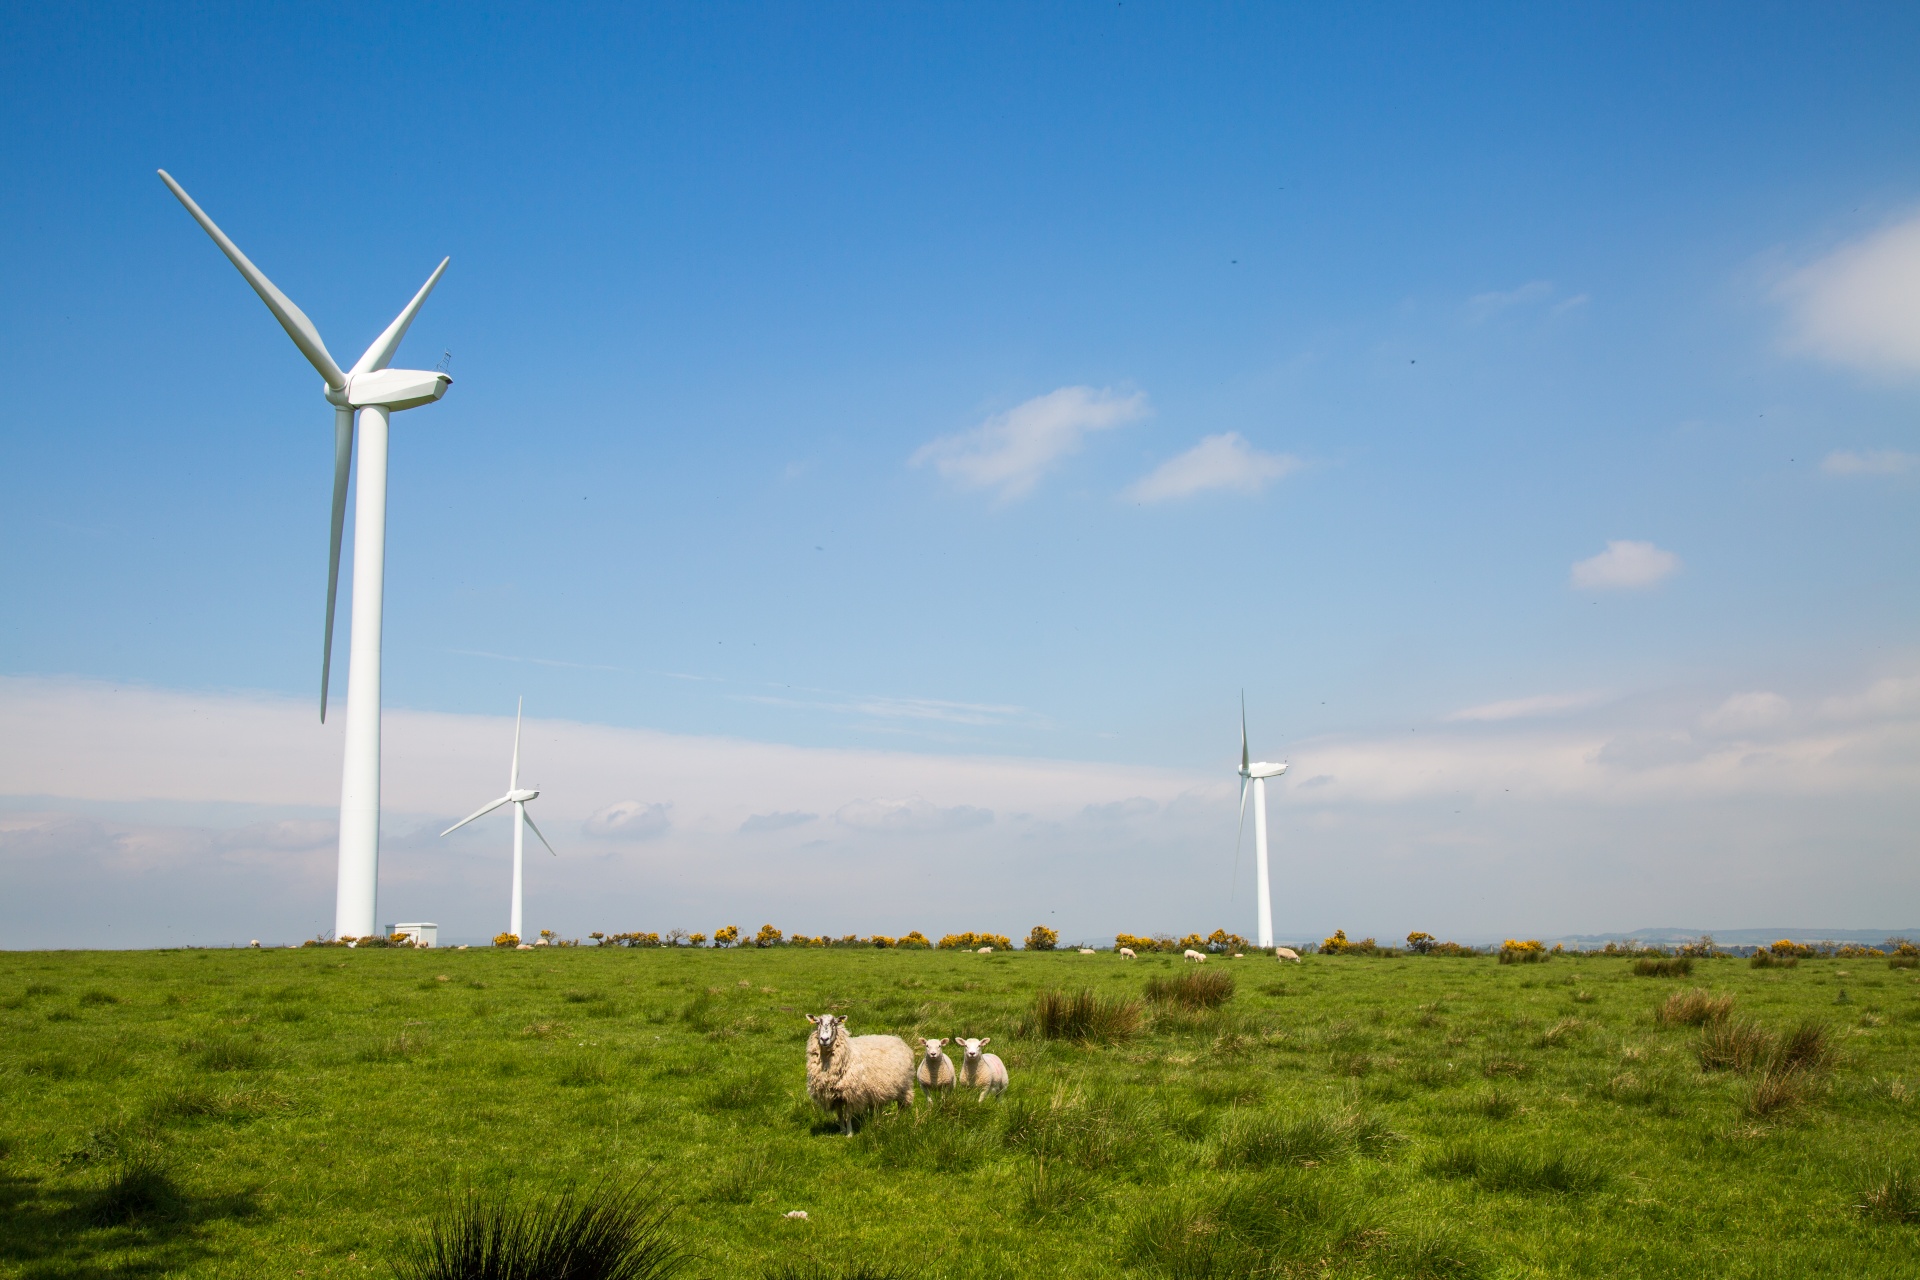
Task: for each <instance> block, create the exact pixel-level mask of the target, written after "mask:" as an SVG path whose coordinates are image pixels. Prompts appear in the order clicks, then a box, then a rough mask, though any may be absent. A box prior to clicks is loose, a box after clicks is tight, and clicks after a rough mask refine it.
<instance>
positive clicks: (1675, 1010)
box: [1653, 987, 1733, 1027]
mask: <svg viewBox="0 0 1920 1280" xmlns="http://www.w3.org/2000/svg"><path fill="white" fill-rule="evenodd" d="M1732 1012H1733V997H1732V996H1731V995H1723V996H1715V995H1710V994H1708V992H1707V991H1706V989H1705V988H1703V987H1695V988H1694V989H1693V990H1691V991H1676V992H1674V993H1673V994H1672V995H1670V996H1668V997H1667V998H1666V1001H1665V1002H1664V1003H1663V1004H1661V1006H1660V1008H1659V1009H1658V1011H1656V1012H1655V1013H1654V1015H1653V1020H1654V1021H1655V1022H1657V1023H1659V1024H1660V1025H1661V1026H1663V1027H1704V1026H1705V1025H1707V1024H1708V1023H1709V1022H1725V1021H1726V1020H1727V1017H1728V1016H1729V1015H1730V1014H1731V1013H1732Z"/></svg>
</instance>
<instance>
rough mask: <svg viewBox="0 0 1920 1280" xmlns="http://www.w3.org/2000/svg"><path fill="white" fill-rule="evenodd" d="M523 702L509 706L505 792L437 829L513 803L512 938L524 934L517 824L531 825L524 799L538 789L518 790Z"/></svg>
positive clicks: (449, 830) (509, 924) (452, 829)
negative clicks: (508, 767) (509, 752)
mask: <svg viewBox="0 0 1920 1280" xmlns="http://www.w3.org/2000/svg"><path fill="white" fill-rule="evenodd" d="M526 702H527V700H526V699H525V698H522V699H520V701H519V703H518V704H517V705H516V706H515V707H514V709H513V768H512V770H511V771H510V772H509V773H508V774H507V794H505V795H503V796H501V797H500V798H499V799H498V800H495V801H494V802H493V803H492V804H489V805H487V806H486V807H485V808H483V809H478V810H475V811H474V812H473V813H470V814H468V815H467V816H466V817H464V818H462V819H460V821H458V822H456V823H454V824H453V825H452V826H450V827H448V828H447V829H446V830H445V831H442V832H441V833H440V834H441V835H443V836H447V835H452V834H453V833H454V832H456V831H458V830H459V829H460V828H462V827H464V826H466V825H467V824H468V823H469V822H472V821H473V820H474V819H475V818H484V817H486V816H487V815H488V814H490V813H492V812H493V811H494V810H495V809H498V808H499V807H500V806H501V805H503V804H510V805H512V806H513V913H512V915H511V917H510V918H509V919H508V921H507V932H508V933H510V934H512V935H513V936H514V937H516V938H524V937H526V935H525V934H524V933H522V932H520V857H521V850H522V847H523V845H524V842H525V840H526V833H525V832H524V831H523V830H522V829H521V826H522V824H523V823H524V824H525V825H526V826H529V827H533V817H532V815H530V814H529V813H528V812H527V801H529V800H535V799H538V798H539V796H540V793H539V792H538V791H526V790H522V789H521V786H520V711H521V708H522V707H524V706H525V705H526ZM533 834H535V835H537V836H540V828H538V827H533ZM540 843H541V844H546V845H547V852H548V853H553V856H554V857H556V858H557V857H559V856H560V855H559V854H557V853H554V852H553V846H552V845H550V844H547V838H546V837H545V836H540Z"/></svg>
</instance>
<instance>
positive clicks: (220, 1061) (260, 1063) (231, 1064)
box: [194, 1040, 272, 1071]
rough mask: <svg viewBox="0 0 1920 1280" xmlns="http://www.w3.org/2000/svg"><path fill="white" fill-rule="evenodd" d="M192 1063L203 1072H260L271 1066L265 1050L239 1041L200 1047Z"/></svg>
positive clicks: (223, 1041)
mask: <svg viewBox="0 0 1920 1280" xmlns="http://www.w3.org/2000/svg"><path fill="white" fill-rule="evenodd" d="M194 1061H195V1062H197V1063H198V1064H199V1065H200V1069H201V1070H203V1071H260V1070H264V1069H265V1068H266V1067H268V1066H270V1065H271V1064H272V1060H271V1059H270V1058H269V1057H268V1056H267V1053H266V1050H264V1049H262V1048H260V1047H259V1046H258V1045H252V1044H247V1043H245V1042H243V1041H239V1040H222V1041H219V1042H217V1043H214V1044H210V1045H205V1046H201V1047H199V1051H198V1052H197V1053H195V1054H194Z"/></svg>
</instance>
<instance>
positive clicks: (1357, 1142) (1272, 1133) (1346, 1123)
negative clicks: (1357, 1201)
mask: <svg viewBox="0 0 1920 1280" xmlns="http://www.w3.org/2000/svg"><path fill="white" fill-rule="evenodd" d="M1399 1141H1401V1138H1400V1136H1399V1135H1398V1134H1396V1133H1395V1132H1394V1131H1393V1129H1392V1128H1391V1127H1390V1126H1389V1125H1388V1124H1387V1123H1386V1122H1385V1121H1384V1120H1381V1119H1380V1118H1379V1117H1377V1116H1365V1115H1359V1114H1357V1113H1354V1112H1345V1113H1341V1114H1327V1113H1321V1114H1316V1115H1308V1116H1301V1117H1299V1118H1297V1119H1292V1120H1288V1119H1284V1118H1282V1117H1281V1116H1278V1115H1275V1114H1274V1113H1272V1112H1269V1111H1235V1112H1232V1113H1231V1114H1229V1115H1228V1116H1227V1118H1226V1120H1224V1121H1223V1122H1222V1123H1221V1126H1220V1134H1219V1138H1218V1140H1217V1142H1216V1144H1215V1146H1214V1149H1213V1163H1214V1164H1215V1165H1216V1166H1217V1167H1219V1168H1223V1169H1267V1168H1273V1167H1276V1166H1280V1165H1298V1166H1301V1167H1312V1166H1314V1165H1322V1164H1331V1163H1333V1162H1334V1161H1337V1160H1343V1159H1346V1158H1347V1157H1349V1156H1356V1155H1358V1156H1373V1157H1378V1156H1380V1155H1383V1154H1385V1152H1386V1151H1387V1150H1388V1148H1390V1147H1392V1146H1393V1145H1394V1144H1395V1143H1397V1142H1399Z"/></svg>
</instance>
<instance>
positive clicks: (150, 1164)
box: [86, 1150, 186, 1227]
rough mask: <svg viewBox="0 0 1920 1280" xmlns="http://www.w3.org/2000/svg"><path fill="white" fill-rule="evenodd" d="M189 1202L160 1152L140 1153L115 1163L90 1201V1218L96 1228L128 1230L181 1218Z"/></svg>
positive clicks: (88, 1208) (142, 1151)
mask: <svg viewBox="0 0 1920 1280" xmlns="http://www.w3.org/2000/svg"><path fill="white" fill-rule="evenodd" d="M185 1202H186V1197H185V1196H183V1195H182V1194H181V1191H180V1185H179V1183H178V1182H176V1181H175V1179H174V1176H173V1170H172V1169H171V1168H170V1167H169V1166H168V1164H167V1162H166V1161H165V1160H164V1159H162V1158H161V1157H160V1155H159V1154H158V1153H157V1152H154V1151H150V1150H136V1151H132V1152H128V1153H126V1154H125V1155H123V1156H122V1157H121V1159H119V1160H118V1161H117V1162H115V1164H114V1166H113V1169H112V1171H111V1172H110V1173H109V1174H108V1175H107V1179H106V1182H105V1183H104V1184H103V1185H102V1186H100V1187H99V1188H98V1189H97V1190H96V1191H94V1193H93V1194H92V1195H91V1196H90V1197H88V1199H87V1202H86V1217H87V1221H89V1222H91V1223H92V1224H93V1225H94V1226H96V1227H117V1226H124V1225H127V1224H130V1223H138V1222H142V1221H148V1220H153V1219H164V1218H171V1217H175V1216H178V1214H179V1213H180V1211H181V1209H182V1208H183V1206H184V1205H185Z"/></svg>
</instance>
